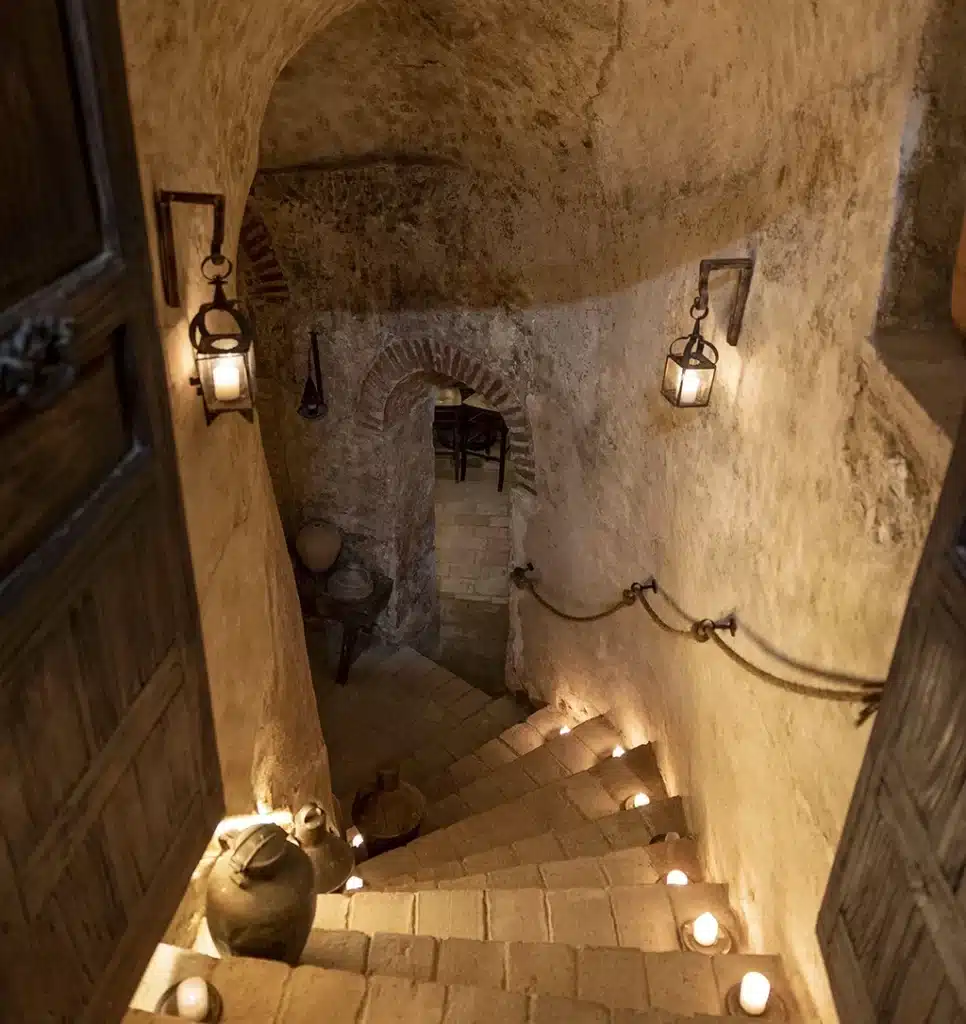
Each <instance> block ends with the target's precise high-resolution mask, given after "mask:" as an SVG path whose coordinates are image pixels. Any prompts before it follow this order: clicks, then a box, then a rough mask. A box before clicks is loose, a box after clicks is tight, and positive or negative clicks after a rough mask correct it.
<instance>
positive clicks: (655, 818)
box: [356, 791, 688, 887]
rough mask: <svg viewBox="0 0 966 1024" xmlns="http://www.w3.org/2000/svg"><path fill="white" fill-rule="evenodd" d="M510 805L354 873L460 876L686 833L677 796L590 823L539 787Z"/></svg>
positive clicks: (382, 880)
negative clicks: (507, 811) (502, 812)
mask: <svg viewBox="0 0 966 1024" xmlns="http://www.w3.org/2000/svg"><path fill="white" fill-rule="evenodd" d="M516 803H517V804H518V805H521V806H517V807H514V806H513V805H508V806H510V807H511V808H512V814H511V815H510V816H506V817H499V818H497V819H496V820H494V818H493V816H494V815H495V814H496V812H494V811H487V812H486V813H485V814H479V815H475V816H474V817H472V818H467V819H466V820H465V821H461V822H459V823H458V824H457V825H454V826H452V827H451V828H447V829H440V830H439V831H437V832H433V833H432V834H430V835H428V836H425V837H420V838H419V839H417V840H415V841H414V842H412V843H409V844H408V845H407V846H404V847H402V848H401V849H398V850H392V851H391V852H390V853H385V854H382V855H381V856H379V857H375V858H373V859H372V860H370V861H366V862H365V863H363V864H361V865H359V867H358V868H357V869H356V873H357V874H358V875H360V876H361V877H362V878H363V879H364V880H365V882H366V883H367V884H372V885H374V886H376V887H379V886H385V885H386V884H387V883H389V882H408V881H417V882H419V881H427V880H431V879H436V880H439V879H445V878H458V877H460V876H463V875H476V874H479V873H480V872H486V871H496V870H498V869H500V868H509V867H516V866H518V865H521V864H540V863H541V862H543V861H555V860H567V859H571V858H574V857H597V856H602V855H604V854H607V853H611V852H613V851H615V850H626V849H629V848H631V847H639V846H640V847H643V846H647V845H648V844H649V843H650V841H651V840H652V839H653V838H654V837H655V836H656V835H659V834H661V833H664V832H672V831H673V832H677V833H679V834H680V835H682V836H686V835H687V834H688V827H687V819H686V818H685V815H684V806H683V803H682V800H681V798H680V797H669V798H668V799H667V800H654V801H652V802H651V803H650V804H649V805H648V806H647V807H639V808H632V809H631V810H622V811H618V812H617V813H615V814H608V815H605V816H604V817H600V818H598V819H596V820H588V819H587V818H586V816H585V815H583V814H580V813H579V812H578V811H577V810H576V809H575V808H574V806H573V805H572V804H570V803H568V802H567V801H566V800H565V799H564V797H563V796H562V794H560V793H556V792H551V793H549V794H542V793H540V792H539V791H538V792H536V793H531V794H530V795H529V796H527V797H524V798H523V799H522V800H520V801H516ZM498 810H499V809H498ZM669 870H670V869H669ZM685 870H686V869H685Z"/></svg>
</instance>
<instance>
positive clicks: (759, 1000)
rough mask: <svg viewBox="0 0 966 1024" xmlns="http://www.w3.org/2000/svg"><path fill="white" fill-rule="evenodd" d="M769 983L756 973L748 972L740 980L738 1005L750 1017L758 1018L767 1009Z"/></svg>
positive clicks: (762, 975) (769, 993)
mask: <svg viewBox="0 0 966 1024" xmlns="http://www.w3.org/2000/svg"><path fill="white" fill-rule="evenodd" d="M769 995H771V982H769V980H768V979H767V978H766V977H765V976H764V974H759V973H758V972H757V971H749V972H748V973H747V974H746V975H745V976H744V977H743V978H742V979H741V988H740V989H739V990H738V1005H739V1006H740V1007H741V1008H742V1010H744V1011H745V1013H747V1014H748V1015H749V1016H751V1017H760V1016H761V1015H762V1014H763V1013H764V1012H765V1010H766V1009H767V1008H768V997H769Z"/></svg>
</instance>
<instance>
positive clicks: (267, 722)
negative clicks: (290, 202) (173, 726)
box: [120, 0, 338, 811]
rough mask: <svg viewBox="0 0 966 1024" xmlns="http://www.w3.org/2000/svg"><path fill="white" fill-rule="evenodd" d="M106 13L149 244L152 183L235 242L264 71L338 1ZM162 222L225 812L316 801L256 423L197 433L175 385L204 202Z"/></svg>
mask: <svg viewBox="0 0 966 1024" xmlns="http://www.w3.org/2000/svg"><path fill="white" fill-rule="evenodd" d="M120 8H121V18H122V28H123V32H124V42H125V54H126V60H127V65H128V75H129V90H130V98H131V105H132V113H133V119H134V124H135V132H136V138H137V144H138V152H139V159H140V168H141V178H142V187H143V191H144V196H145V208H146V210H147V211H148V221H149V233H150V234H151V235H152V238H151V241H152V245H153V246H154V245H155V239H154V237H153V220H152V217H151V211H152V210H153V202H152V197H153V192H154V190H155V189H156V188H169V189H187V190H193V191H194V190H197V191H217V192H224V193H225V194H226V195H227V198H228V211H229V231H230V237H231V242H232V246H234V244H235V242H236V241H237V237H238V230H239V226H240V223H241V219H242V211H243V208H244V201H245V196H246V194H247V192H248V187H249V184H250V182H251V177H252V174H253V173H254V170H255V163H256V151H257V144H258V132H259V127H260V124H261V120H262V115H263V113H264V109H265V105H266V103H267V101H268V96H269V92H270V90H271V87H272V84H273V82H274V80H275V77H276V75H277V73H278V71H279V69H280V68H281V67H282V66H283V65H284V64H285V63H286V61H287V60H288V59H289V57H290V56H291V55H292V53H293V52H294V51H295V50H296V49H297V47H298V46H299V44H300V43H301V42H302V41H303V40H304V39H305V38H307V36H308V35H309V34H311V32H313V31H315V30H316V29H318V28H319V27H320V26H321V25H322V24H323V23H324V22H325V20H326V18H331V17H332V16H334V15H335V14H336V13H338V7H337V5H335V4H318V3H310V2H308V0H279V2H277V3H273V4H271V5H270V6H261V7H259V5H245V4H235V3H227V2H223V0H173V2H171V3H166V4H156V3H148V2H145V0H122V2H121V4H120ZM175 222H176V228H177V232H178V239H177V251H178V259H179V272H180V276H181V282H182V294H183V298H184V305H183V307H182V308H181V309H179V310H171V309H169V308H167V307H166V306H165V305H164V303H163V302H162V301H161V296H160V287H158V288H157V289H156V293H157V297H158V319H159V322H160V326H161V331H162V337H163V341H164V346H165V354H166V358H167V366H168V373H169V395H170V402H171V409H172V415H173V419H174V427H175V439H176V442H177V447H178V456H179V463H180V470H181V484H182V489H183V493H184V502H185V508H186V513H187V521H188V534H189V540H190V543H191V554H192V560H193V564H194V571H195V580H196V586H197V591H198V597H199V601H200V604H201V618H202V629H203V634H204V641H205V651H206V656H207V663H208V675H209V679H210V683H211V693H212V702H213V705H214V712H215V725H216V731H217V738H218V745H219V753H220V756H221V762H222V773H223V776H224V781H225V790H226V797H227V801H228V807H229V810H231V811H250V810H252V808H253V805H254V804H255V803H256V802H257V803H260V804H263V805H268V806H272V807H282V806H290V805H298V803H299V802H300V801H301V800H302V799H303V798H305V797H307V796H311V795H315V796H318V797H320V798H321V799H323V800H324V801H328V800H329V799H330V797H331V794H330V787H329V774H328V763H327V760H326V754H325V747H324V744H323V741H322V736H321V732H320V729H319V726H318V717H317V715H316V713H315V707H314V698H313V692H312V686H311V676H310V674H309V666H308V660H307V656H306V652H305V640H304V636H303V632H302V622H301V616H300V614H299V609H298V603H297V597H296V594H295V586H294V580H293V577H292V572H291V566H290V564H289V561H288V556H287V554H286V548H285V542H284V538H283V536H282V530H281V525H280V522H279V517H278V511H277V506H276V503H275V499H274V496H273V493H272V485H271V481H270V478H269V474H268V471H267V467H266V462H265V456H264V453H263V450H262V445H261V443H260V439H259V429H258V427H257V426H252V425H250V424H248V423H246V422H245V421H244V420H242V419H241V418H240V417H232V416H223V417H220V418H219V419H218V420H217V421H216V422H215V423H214V424H213V425H212V426H211V427H207V426H206V425H205V421H204V416H203V412H202V405H201V402H200V400H199V399H198V397H197V396H196V395H195V393H194V389H193V388H192V387H191V386H190V385H189V383H188V378H189V376H190V375H191V374H192V372H193V366H192V356H191V348H190V345H189V343H188V334H187V322H188V320H189V319H190V317H191V316H192V315H193V313H194V311H195V310H196V309H197V306H198V305H199V304H200V302H201V301H203V300H206V299H207V298H208V295H209V293H208V292H207V291H204V290H202V289H201V287H200V285H201V283H202V282H201V278H200V276H199V274H198V272H197V268H198V266H199V263H200V260H201V257H202V256H203V255H204V252H205V251H206V250H205V247H206V245H207V243H208V240H209V238H210V232H211V225H210V212H209V211H207V210H193V209H191V208H187V207H185V208H179V209H178V210H177V211H176V212H175ZM155 251H156V247H155ZM230 251H233V249H232V250H230Z"/></svg>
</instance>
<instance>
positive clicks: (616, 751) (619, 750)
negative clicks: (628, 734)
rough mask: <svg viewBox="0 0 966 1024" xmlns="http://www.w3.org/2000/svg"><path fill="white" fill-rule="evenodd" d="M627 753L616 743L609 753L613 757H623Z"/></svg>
mask: <svg viewBox="0 0 966 1024" xmlns="http://www.w3.org/2000/svg"><path fill="white" fill-rule="evenodd" d="M626 753H627V751H626V750H625V749H624V748H623V747H622V746H621V745H620V744H619V743H618V744H617V746H616V747H614V749H613V750H612V751H611V756H613V757H623V756H624V755H625V754H626Z"/></svg>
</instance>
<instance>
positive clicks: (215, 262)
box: [201, 256, 235, 284]
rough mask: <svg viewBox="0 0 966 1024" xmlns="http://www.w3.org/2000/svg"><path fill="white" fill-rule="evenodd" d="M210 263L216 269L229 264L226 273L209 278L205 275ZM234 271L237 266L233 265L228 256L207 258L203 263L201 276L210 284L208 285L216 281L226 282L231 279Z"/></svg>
mask: <svg viewBox="0 0 966 1024" xmlns="http://www.w3.org/2000/svg"><path fill="white" fill-rule="evenodd" d="M209 263H210V264H211V265H212V266H215V267H221V266H224V264H226V263H227V264H228V269H227V270H226V271H225V272H224V273H221V274H214V275H213V276H212V277H209V276H208V275H207V273H205V268H206V267H207V266H208V264H209ZM234 269H235V264H234V263H232V261H231V260H230V259H229V258H228V257H227V256H206V257H205V258H204V259H203V260H202V261H201V276H202V277H203V278H204V279H205V280H206V281H207V282H208V284H214V283H215V282H216V281H226V280H227V279H228V278H229V277H231V274H232V271H233V270H234Z"/></svg>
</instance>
